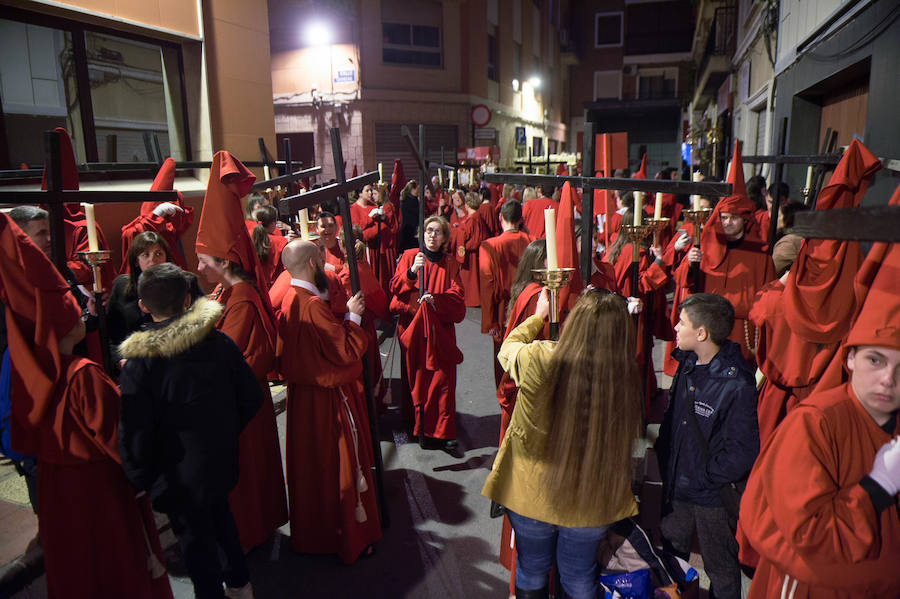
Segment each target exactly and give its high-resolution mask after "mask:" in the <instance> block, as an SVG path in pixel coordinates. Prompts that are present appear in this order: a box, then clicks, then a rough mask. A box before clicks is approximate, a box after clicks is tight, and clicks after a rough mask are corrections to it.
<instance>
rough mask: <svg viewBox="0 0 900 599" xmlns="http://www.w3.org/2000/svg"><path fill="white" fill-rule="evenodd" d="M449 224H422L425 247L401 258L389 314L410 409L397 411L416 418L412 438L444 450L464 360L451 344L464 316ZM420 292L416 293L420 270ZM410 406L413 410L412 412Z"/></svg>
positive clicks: (449, 442)
mask: <svg viewBox="0 0 900 599" xmlns="http://www.w3.org/2000/svg"><path fill="white" fill-rule="evenodd" d="M449 238H450V226H449V224H448V223H447V221H446V220H445V219H443V218H442V217H440V216H431V217H428V218H427V219H426V220H425V231H424V242H425V243H424V246H425V247H424V248H423V251H422V252H420V251H418V250H416V249H411V250H406V252H404V253H403V255H402V256H400V262H399V263H398V264H397V271H396V272H395V273H394V278H393V280H392V281H391V290H392V291H393V297H392V298H391V312H392V313H393V314H396V315H398V316H399V322H398V324H397V326H398V330H397V333H398V335H399V336H400V347H401V349H402V354H401V360H403V361H404V362H405V364H406V373H405V376H407V377H408V381H409V388H410V389H411V397H412V405H411V406H410V405H407V404H406V402H405V401H404V402H403V403H402V404H401V412H402V413H404V416H405V417H406V418H408V419H411V418H412V417H414V418H415V428H414V430H413V433H414V434H415V435H422V436H424V437H425V438H426V439H429V438H430V439H433V440H436V442H437V443H438V444H440V445H442V446H443V447H444V449H447V450H454V449H455V448H456V446H457V442H456V366H457V364H460V363H461V362H462V360H463V356H462V352H460V351H459V348H458V347H457V346H456V326H455V325H456V323H458V322H462V319H463V318H465V316H466V304H465V300H464V298H463V293H464V292H463V289H462V283H461V281H460V278H459V263H458V262H457V261H456V260H455V259H454V257H453V256H452V255H447V253H446V252H447V246H448V241H449ZM419 271H424V274H423V276H422V277H421V278H422V280H424V286H425V288H424V293H422V294H420V293H419V281H420V272H419ZM413 408H415V411H413Z"/></svg>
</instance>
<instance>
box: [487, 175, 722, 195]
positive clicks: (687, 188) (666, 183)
mask: <svg viewBox="0 0 900 599" xmlns="http://www.w3.org/2000/svg"><path fill="white" fill-rule="evenodd" d="M482 179H483V180H484V181H486V182H488V183H512V184H516V185H554V186H557V187H559V186H561V185H562V184H563V183H565V182H566V181H568V182H569V183H571V184H572V186H573V187H581V188H586V187H588V186H589V187H590V188H591V189H616V190H619V191H643V192H646V193H657V192H661V193H674V194H678V195H705V196H718V197H723V196H728V195H731V183H718V182H710V183H707V182H705V181H704V182H700V183H694V182H693V181H673V180H668V179H626V178H616V177H578V176H557V175H526V174H520V173H485V174H484V175H483V176H482Z"/></svg>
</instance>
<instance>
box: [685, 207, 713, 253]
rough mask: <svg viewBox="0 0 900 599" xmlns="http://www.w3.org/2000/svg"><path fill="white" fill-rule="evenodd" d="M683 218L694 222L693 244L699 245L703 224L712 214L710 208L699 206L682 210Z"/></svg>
mask: <svg viewBox="0 0 900 599" xmlns="http://www.w3.org/2000/svg"><path fill="white" fill-rule="evenodd" d="M681 213H682V214H683V215H684V220H686V221H689V222H691V223H693V224H694V245H695V246H698V247H699V246H700V233H701V232H702V231H703V225H705V224H706V221H707V220H709V215H710V214H712V209H711V208H701V209H700V210H683V211H682V212H681Z"/></svg>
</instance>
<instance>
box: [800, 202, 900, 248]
mask: <svg viewBox="0 0 900 599" xmlns="http://www.w3.org/2000/svg"><path fill="white" fill-rule="evenodd" d="M792 230H793V232H794V233H796V234H797V235H801V236H803V237H805V238H807V239H837V240H842V241H886V242H891V243H896V242H898V241H900V206H866V207H862V208H839V209H835V210H815V211H811V212H798V213H797V214H795V215H794V226H793V229H792Z"/></svg>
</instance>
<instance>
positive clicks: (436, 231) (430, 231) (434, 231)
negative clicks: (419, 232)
mask: <svg viewBox="0 0 900 599" xmlns="http://www.w3.org/2000/svg"><path fill="white" fill-rule="evenodd" d="M443 232H444V230H443V229H440V228H438V229H425V234H426V235H437V234H439V233H443Z"/></svg>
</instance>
